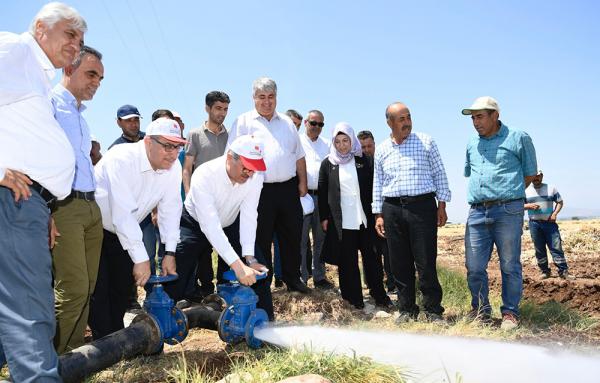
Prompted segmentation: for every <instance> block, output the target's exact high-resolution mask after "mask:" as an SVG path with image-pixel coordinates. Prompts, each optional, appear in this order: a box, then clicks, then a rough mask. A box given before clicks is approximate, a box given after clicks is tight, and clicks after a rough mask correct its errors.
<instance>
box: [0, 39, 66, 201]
mask: <svg viewBox="0 0 600 383" xmlns="http://www.w3.org/2000/svg"><path fill="white" fill-rule="evenodd" d="M55 74H56V69H55V68H54V66H53V65H52V63H51V62H50V59H48V56H46V54H45V53H44V51H43V50H42V48H41V47H40V46H39V44H38V43H37V42H36V41H35V39H34V38H33V37H32V36H31V34H29V33H27V32H26V33H23V34H21V35H16V34H13V33H8V32H0V121H1V122H0V137H2V148H1V149H0V179H3V178H4V174H5V171H6V169H12V170H16V171H19V172H22V173H25V174H27V175H28V176H29V177H30V178H31V179H33V180H34V181H37V182H38V183H39V184H40V185H42V186H43V187H45V188H46V189H48V190H49V191H50V192H51V193H52V194H53V195H54V196H56V197H58V198H59V199H64V198H65V197H67V196H68V195H69V194H70V193H71V185H72V183H73V175H74V173H75V156H74V155H73V149H72V148H71V144H70V143H69V140H68V139H67V136H66V135H65V132H64V131H63V130H62V129H61V127H60V126H59V125H58V122H56V120H55V119H54V113H53V110H52V103H51V102H50V97H49V96H50V90H51V86H52V85H51V82H50V81H51V80H52V79H53V78H54V76H55Z"/></svg>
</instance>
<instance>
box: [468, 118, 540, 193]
mask: <svg viewBox="0 0 600 383" xmlns="http://www.w3.org/2000/svg"><path fill="white" fill-rule="evenodd" d="M536 172H537V161H536V158H535V148H534V146H533V142H532V141H531V138H530V137H529V135H528V134H527V133H525V132H521V131H518V130H509V129H508V127H507V126H506V125H504V124H502V123H501V122H500V129H499V130H498V132H497V133H496V134H495V135H493V136H492V137H489V138H488V137H481V136H479V135H477V136H474V137H472V138H471V140H470V141H469V143H468V144H467V155H466V160H465V173H464V174H465V177H469V186H468V190H467V201H468V202H469V203H470V204H473V203H478V202H485V201H494V200H511V199H517V198H524V197H525V176H532V175H535V174H536Z"/></svg>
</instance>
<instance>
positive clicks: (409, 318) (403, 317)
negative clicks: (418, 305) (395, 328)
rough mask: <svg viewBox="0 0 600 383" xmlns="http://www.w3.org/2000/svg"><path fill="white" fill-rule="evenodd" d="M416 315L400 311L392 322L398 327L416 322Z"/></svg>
mask: <svg viewBox="0 0 600 383" xmlns="http://www.w3.org/2000/svg"><path fill="white" fill-rule="evenodd" d="M417 316H418V313H409V312H408V311H400V315H399V316H398V318H396V320H395V321H394V323H395V324H397V325H400V324H403V323H409V322H413V321H416V320H417Z"/></svg>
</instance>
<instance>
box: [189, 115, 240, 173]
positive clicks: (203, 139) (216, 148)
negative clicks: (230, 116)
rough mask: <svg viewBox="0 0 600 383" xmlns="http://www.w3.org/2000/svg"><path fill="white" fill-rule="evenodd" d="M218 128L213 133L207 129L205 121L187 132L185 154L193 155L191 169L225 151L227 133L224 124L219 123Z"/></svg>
mask: <svg viewBox="0 0 600 383" xmlns="http://www.w3.org/2000/svg"><path fill="white" fill-rule="evenodd" d="M219 128H220V131H219V132H218V133H217V134H215V133H213V132H212V131H211V130H210V129H208V127H207V126H206V122H205V123H204V125H203V126H201V127H200V128H197V129H192V130H191V131H190V133H189V134H188V138H187V144H186V145H185V155H186V156H191V157H194V166H193V169H196V168H197V167H198V166H200V165H202V164H203V163H205V162H207V161H210V160H213V159H215V158H217V157H220V156H222V155H223V153H225V146H226V145H227V138H228V137H229V134H228V133H227V129H225V126H223V125H221V126H220V127H219Z"/></svg>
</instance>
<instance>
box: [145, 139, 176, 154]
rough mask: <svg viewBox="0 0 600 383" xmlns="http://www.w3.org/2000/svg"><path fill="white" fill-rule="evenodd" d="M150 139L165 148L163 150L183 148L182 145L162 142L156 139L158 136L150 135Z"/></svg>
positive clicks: (169, 150)
mask: <svg viewBox="0 0 600 383" xmlns="http://www.w3.org/2000/svg"><path fill="white" fill-rule="evenodd" d="M150 138H151V139H152V141H154V142H156V143H157V144H159V145H160V146H162V147H163V149H164V150H165V152H168V153H170V152H173V151H175V150H176V151H180V150H181V148H183V146H182V145H173V144H165V143H164V142H161V141H159V140H158V138H155V137H150Z"/></svg>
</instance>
